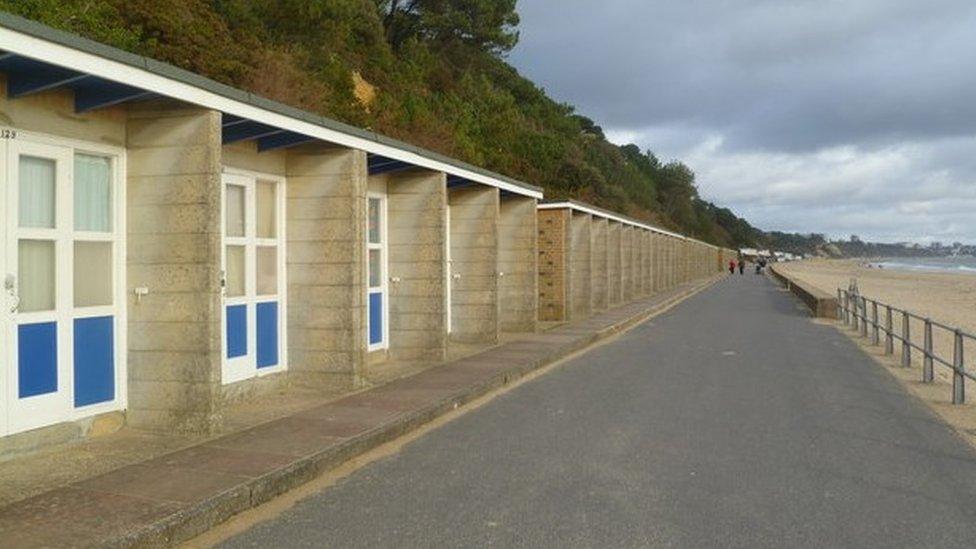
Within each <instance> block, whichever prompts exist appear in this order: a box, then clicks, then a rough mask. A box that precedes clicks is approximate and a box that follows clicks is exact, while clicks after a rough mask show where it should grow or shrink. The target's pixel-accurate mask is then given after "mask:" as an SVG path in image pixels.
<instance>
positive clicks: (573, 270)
mask: <svg viewBox="0 0 976 549" xmlns="http://www.w3.org/2000/svg"><path fill="white" fill-rule="evenodd" d="M592 225H593V221H592V216H591V215H590V214H585V213H579V212H573V215H572V221H571V223H570V245H569V249H570V254H571V255H570V267H569V268H570V279H571V290H572V291H571V292H570V296H569V297H570V318H571V319H573V320H578V319H581V318H586V317H588V316H590V314H591V313H592V312H593V302H592V295H593V294H592V290H591V282H592V278H591V275H590V255H591V238H592V237H591V236H590V233H591V228H592Z"/></svg>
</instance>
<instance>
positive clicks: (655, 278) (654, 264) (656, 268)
mask: <svg viewBox="0 0 976 549" xmlns="http://www.w3.org/2000/svg"><path fill="white" fill-rule="evenodd" d="M651 272H652V280H651V282H652V287H653V289H654V293H658V292H660V291H661V289H662V288H661V234H660V233H651Z"/></svg>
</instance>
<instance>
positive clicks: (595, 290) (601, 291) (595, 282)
mask: <svg viewBox="0 0 976 549" xmlns="http://www.w3.org/2000/svg"><path fill="white" fill-rule="evenodd" d="M590 237H591V238H590V249H591V252H590V278H591V288H592V295H591V296H590V297H591V306H592V308H593V310H594V311H602V310H605V309H606V308H607V305H608V303H609V299H610V295H609V280H607V270H608V269H607V267H608V259H609V256H608V249H607V244H608V237H609V225H608V223H607V218H605V217H594V218H593V225H592V227H591V228H590Z"/></svg>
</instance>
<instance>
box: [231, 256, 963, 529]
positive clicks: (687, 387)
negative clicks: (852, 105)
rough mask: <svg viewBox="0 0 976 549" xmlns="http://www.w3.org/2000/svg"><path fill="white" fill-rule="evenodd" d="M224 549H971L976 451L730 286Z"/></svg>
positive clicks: (847, 349) (758, 292) (785, 309)
mask: <svg viewBox="0 0 976 549" xmlns="http://www.w3.org/2000/svg"><path fill="white" fill-rule="evenodd" d="M227 546H228V547H295V546H298V547H471V546H474V547H484V546H492V547H512V546H520V547H641V546H673V547H898V546H904V547H973V546H976V453H974V452H973V451H972V450H971V449H970V448H969V447H968V446H967V445H965V444H964V443H963V442H962V441H960V440H959V439H957V438H956V436H955V435H954V434H953V432H952V431H951V430H950V429H949V428H948V427H946V426H945V425H944V424H942V423H941V422H940V421H939V420H938V419H937V418H936V417H935V416H934V415H933V414H932V413H930V412H929V411H928V410H927V409H926V408H924V407H923V406H922V405H921V404H920V403H919V402H917V401H915V400H913V399H912V398H911V397H909V396H907V395H906V393H904V391H903V390H902V389H901V388H900V387H899V386H898V385H897V383H896V382H895V381H893V380H892V379H891V378H890V377H888V375H887V374H886V373H884V372H883V370H882V369H881V368H880V367H879V366H878V365H876V364H875V363H873V362H872V361H871V360H870V359H869V358H868V357H867V356H865V355H863V354H862V353H861V352H860V351H859V350H858V349H857V348H856V347H855V345H854V344H853V343H852V342H851V341H849V340H848V339H847V338H846V337H845V336H843V335H842V334H840V333H839V332H837V331H836V330H835V329H833V328H831V327H829V326H823V325H818V324H815V323H814V322H812V321H811V320H810V319H809V318H808V317H807V316H806V315H805V314H804V313H803V312H802V310H801V309H799V305H798V302H797V301H795V300H794V299H793V298H792V297H791V296H790V295H788V294H786V293H784V292H782V291H780V290H779V289H778V288H777V287H776V286H775V285H774V284H773V283H771V282H769V281H768V280H766V279H765V278H763V277H757V276H755V275H748V274H747V275H746V276H742V277H740V276H738V275H737V276H735V277H733V278H730V279H727V280H723V281H721V282H720V283H718V284H716V285H714V286H712V287H711V288H710V289H708V290H706V291H705V292H702V293H700V294H698V295H697V296H695V297H693V298H691V299H690V300H688V301H686V302H685V303H683V304H682V305H680V306H679V307H677V308H675V309H673V310H672V311H670V312H669V313H666V314H665V315H663V316H660V317H657V318H655V319H653V320H651V321H650V322H647V323H645V324H643V325H641V326H639V327H638V328H636V329H634V330H633V331H631V332H629V333H627V334H626V335H625V336H623V337H622V338H620V339H619V340H617V341H615V342H613V343H612V344H609V345H606V346H603V347H599V348H597V349H595V350H593V351H592V352H590V353H588V354H586V355H583V356H581V357H578V358H576V359H574V360H572V361H571V362H569V363H567V364H565V365H563V366H562V367H561V368H559V369H557V370H554V371H553V372H551V373H549V374H548V375H546V376H543V377H541V378H539V379H536V380H534V381H532V382H530V383H526V384H524V385H522V386H520V387H518V388H516V389H515V390H513V391H511V392H509V393H507V394H504V395H502V396H500V397H499V398H497V399H495V400H494V401H492V402H490V403H488V404H487V405H485V406H483V407H482V408H479V409H477V410H475V411H473V412H471V413H469V414H466V415H464V416H461V417H460V418H458V419H457V420H455V421H453V422H451V423H449V424H447V425H445V426H444V427H442V428H440V429H438V430H435V431H433V432H431V433H430V434H428V435H427V436H425V437H422V438H420V439H418V440H417V441H415V442H413V443H412V444H409V445H408V446H406V447H405V448H404V449H403V450H402V451H401V452H400V453H399V454H396V455H394V456H391V457H389V458H386V459H383V460H381V461H378V462H376V463H373V464H371V465H369V466H367V467H365V468H363V469H361V470H359V471H357V472H356V473H354V474H353V475H352V476H350V477H349V478H347V479H345V480H343V481H341V482H340V483H338V484H337V485H335V486H334V487H332V488H329V489H327V490H325V491H323V492H321V493H319V494H317V495H314V496H312V497H310V498H309V499H307V500H305V501H303V502H300V503H299V504H298V505H296V506H295V507H294V508H292V509H290V510H288V511H286V512H285V513H283V514H282V515H281V516H279V517H277V518H275V519H273V520H271V521H269V522H266V523H261V524H259V525H257V526H256V527H254V528H253V529H251V530H249V531H247V532H244V533H243V534H241V535H239V536H238V537H235V538H232V539H230V540H229V541H228V542H227Z"/></svg>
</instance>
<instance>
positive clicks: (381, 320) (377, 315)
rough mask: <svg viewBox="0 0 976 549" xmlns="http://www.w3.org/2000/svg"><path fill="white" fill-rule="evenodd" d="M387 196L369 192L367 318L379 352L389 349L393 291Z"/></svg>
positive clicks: (370, 339)
mask: <svg viewBox="0 0 976 549" xmlns="http://www.w3.org/2000/svg"><path fill="white" fill-rule="evenodd" d="M386 216H387V211H386V196H385V195H383V194H381V193H373V192H371V193H369V195H368V196H367V219H368V224H369V226H368V227H367V235H366V270H367V279H368V287H369V289H368V292H367V294H368V295H367V300H368V303H367V304H368V306H369V315H368V316H367V324H368V329H367V337H368V345H369V347H368V349H369V350H370V351H375V350H378V349H386V348H388V347H389V337H388V334H389V329H390V328H389V322H388V314H387V312H388V311H389V306H390V304H389V296H388V294H389V292H388V280H389V276H388V275H387V228H386Z"/></svg>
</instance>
